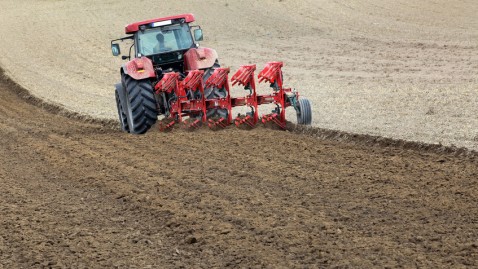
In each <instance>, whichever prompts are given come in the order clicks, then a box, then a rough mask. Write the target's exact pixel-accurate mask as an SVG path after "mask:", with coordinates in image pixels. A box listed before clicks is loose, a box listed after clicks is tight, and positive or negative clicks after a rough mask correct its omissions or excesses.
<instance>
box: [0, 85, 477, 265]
mask: <svg viewBox="0 0 478 269" xmlns="http://www.w3.org/2000/svg"><path fill="white" fill-rule="evenodd" d="M12 89H13V90H15V89H16V87H15V86H14V85H13V84H11V83H5V82H2V83H1V84H0V156H1V157H0V216H1V217H0V268H326V267H330V268H346V267H351V268H371V267H377V268H385V267H404V268H411V267H427V268H438V267H442V268H451V267H456V268H459V267H467V266H468V267H473V266H478V262H477V260H478V209H477V207H476V205H477V204H478V198H477V197H478V186H477V184H476V179H477V178H478V168H477V167H478V166H477V164H478V163H477V160H476V159H474V158H473V157H466V158H465V157H453V156H451V155H437V154H434V153H420V152H417V151H414V150H403V149H399V148H381V147H365V146H359V145H353V144H351V143H343V142H342V143H339V142H334V141H323V140H318V139H316V138H312V137H308V136H306V135H299V134H295V133H291V132H284V131H274V130H267V129H264V128H258V129H255V130H253V131H244V130H237V129H227V130H224V131H218V132H211V131H208V130H198V131H195V132H186V131H181V130H175V131H173V132H172V133H159V132H156V131H151V132H149V133H148V134H146V135H144V136H131V135H128V134H124V133H121V132H120V131H118V130H112V129H111V128H105V127H103V126H101V125H99V124H93V123H85V122H82V121H77V120H72V119H68V118H66V117H63V116H60V115H56V114H53V113H50V112H47V111H45V110H44V109H42V108H39V107H38V106H33V105H30V104H29V103H28V102H26V101H25V100H23V99H21V98H19V97H18V95H17V94H14V93H13V92H12Z"/></svg>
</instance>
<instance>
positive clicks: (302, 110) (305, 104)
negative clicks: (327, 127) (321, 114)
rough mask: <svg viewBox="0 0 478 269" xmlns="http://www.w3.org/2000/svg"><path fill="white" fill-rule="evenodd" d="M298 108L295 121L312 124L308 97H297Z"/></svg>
mask: <svg viewBox="0 0 478 269" xmlns="http://www.w3.org/2000/svg"><path fill="white" fill-rule="evenodd" d="M298 103H299V110H298V111H297V123H298V124H301V125H310V124H312V109H311V106H310V102H309V99H307V98H299V102H298Z"/></svg>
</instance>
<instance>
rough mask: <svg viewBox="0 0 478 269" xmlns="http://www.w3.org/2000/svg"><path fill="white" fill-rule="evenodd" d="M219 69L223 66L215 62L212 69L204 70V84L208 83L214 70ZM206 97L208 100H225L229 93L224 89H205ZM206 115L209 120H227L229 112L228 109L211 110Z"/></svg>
mask: <svg viewBox="0 0 478 269" xmlns="http://www.w3.org/2000/svg"><path fill="white" fill-rule="evenodd" d="M219 67H221V65H220V64H219V62H218V61H217V60H216V62H214V65H213V66H212V67H210V68H208V69H206V70H204V76H203V81H204V83H206V81H207V80H208V78H209V77H210V76H211V75H212V73H214V70H216V68H219ZM204 97H205V98H206V99H216V98H225V97H227V92H226V91H223V90H222V89H218V88H216V87H209V88H205V89H204ZM206 114H207V115H206V116H207V118H208V119H209V118H225V119H227V117H228V114H229V112H228V111H227V109H209V110H208V111H207V112H206Z"/></svg>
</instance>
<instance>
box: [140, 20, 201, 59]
mask: <svg viewBox="0 0 478 269" xmlns="http://www.w3.org/2000/svg"><path fill="white" fill-rule="evenodd" d="M192 45H193V40H192V37H191V33H190V31H189V26H188V25H187V24H182V25H180V24H173V25H168V26H163V27H158V28H151V29H147V30H145V31H144V32H138V53H141V54H142V55H146V56H148V55H153V54H158V53H163V52H169V51H175V50H183V49H189V48H191V47H192Z"/></svg>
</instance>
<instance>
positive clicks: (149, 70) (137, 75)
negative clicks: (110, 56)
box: [122, 56, 156, 80]
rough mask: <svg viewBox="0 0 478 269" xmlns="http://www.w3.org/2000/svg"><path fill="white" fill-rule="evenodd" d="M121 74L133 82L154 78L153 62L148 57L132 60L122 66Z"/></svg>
mask: <svg viewBox="0 0 478 269" xmlns="http://www.w3.org/2000/svg"><path fill="white" fill-rule="evenodd" d="M122 68H123V72H124V73H125V74H127V75H129V76H130V77H132V78H133V79H135V80H140V79H146V78H156V73H155V72H154V68H153V62H152V61H151V60H150V59H149V58H148V57H144V56H143V57H141V58H134V59H133V60H131V61H129V62H127V63H125V64H124V65H123V67H122Z"/></svg>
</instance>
